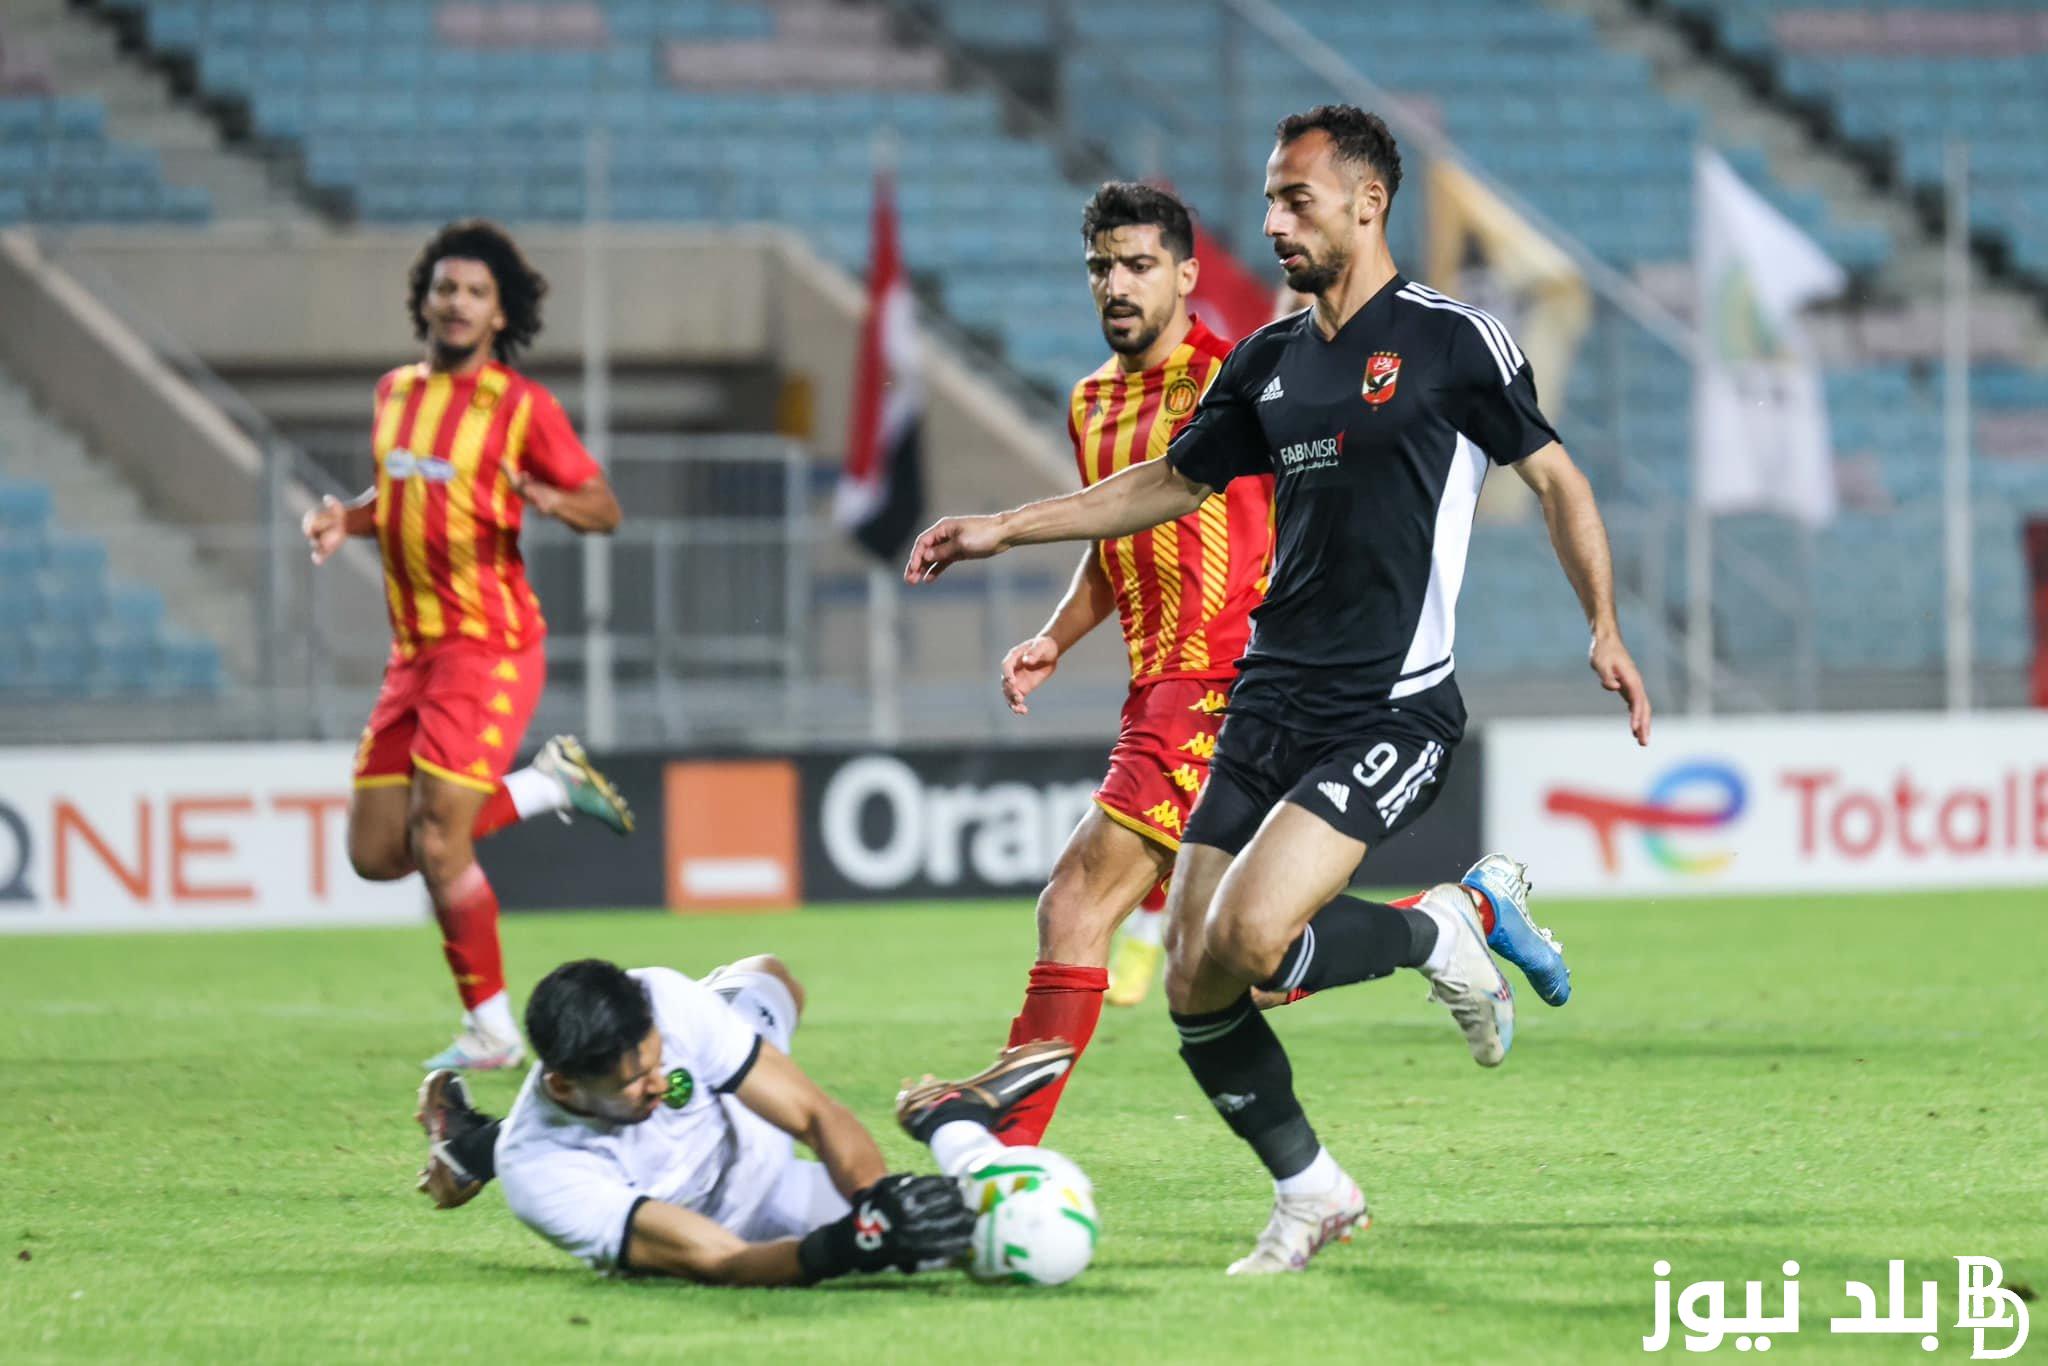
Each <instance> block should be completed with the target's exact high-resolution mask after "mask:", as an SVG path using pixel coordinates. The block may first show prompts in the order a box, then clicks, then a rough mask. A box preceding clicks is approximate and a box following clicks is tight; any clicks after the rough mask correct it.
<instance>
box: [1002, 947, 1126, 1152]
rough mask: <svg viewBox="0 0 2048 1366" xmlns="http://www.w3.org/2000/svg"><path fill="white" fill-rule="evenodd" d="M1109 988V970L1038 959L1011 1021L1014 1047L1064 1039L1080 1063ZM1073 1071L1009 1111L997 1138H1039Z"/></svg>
mask: <svg viewBox="0 0 2048 1366" xmlns="http://www.w3.org/2000/svg"><path fill="white" fill-rule="evenodd" d="M1107 990H1109V970H1108V969H1107V968H1084V967H1081V966H1079V965H1078V964H1074V963H1046V962H1039V963H1034V964H1032V965H1031V983H1030V985H1029V986H1028V987H1026V988H1025V991H1024V1009H1023V1010H1022V1011H1020V1012H1019V1013H1018V1015H1017V1018H1016V1019H1014V1020H1012V1021H1011V1022H1010V1046H1011V1047H1012V1048H1014V1047H1016V1046H1017V1045H1018V1044H1020V1043H1035V1042H1037V1041H1038V1040H1040V1039H1065V1040H1066V1041H1067V1042H1068V1043H1070V1044H1072V1045H1074V1061H1075V1062H1076V1063H1079V1062H1080V1060H1081V1054H1082V1052H1083V1051H1084V1050H1085V1049H1086V1048H1087V1047H1088V1041H1089V1040H1090V1039H1092V1038H1094V1037H1095V1025H1096V1022H1097V1021H1099V1020H1100V1019H1101V1018H1102V993H1103V992H1105V991H1107ZM1073 1075H1074V1074H1073V1072H1072V1071H1071V1070H1069V1071H1068V1072H1067V1075H1066V1076H1064V1077H1061V1078H1060V1079H1059V1080H1058V1081H1056V1082H1054V1083H1053V1084H1052V1085H1050V1086H1048V1087H1046V1088H1045V1089H1044V1090H1043V1091H1040V1092H1038V1094H1036V1095H1034V1096H1032V1097H1031V1098H1030V1099H1028V1100H1026V1101H1025V1102H1023V1103H1022V1104H1021V1105H1019V1106H1018V1107H1017V1108H1016V1109H1014V1110H1012V1111H1010V1115H1009V1118H1007V1119H1005V1120H1004V1121H1003V1124H1002V1127H1001V1128H999V1129H997V1130H996V1137H997V1138H1000V1139H1001V1140H1002V1141H1003V1142H1005V1143H1007V1144H1009V1145H1010V1146H1011V1147H1019V1146H1024V1145H1029V1144H1034V1143H1036V1142H1038V1140H1039V1139H1041V1138H1043V1137H1045V1126H1046V1125H1048V1124H1050V1123H1052V1112H1053V1111H1054V1110H1055V1109H1057V1108H1058V1107H1059V1103H1060V1095H1061V1093H1063V1092H1064V1091H1065V1090H1066V1089H1067V1082H1068V1081H1070V1080H1072V1078H1073Z"/></svg>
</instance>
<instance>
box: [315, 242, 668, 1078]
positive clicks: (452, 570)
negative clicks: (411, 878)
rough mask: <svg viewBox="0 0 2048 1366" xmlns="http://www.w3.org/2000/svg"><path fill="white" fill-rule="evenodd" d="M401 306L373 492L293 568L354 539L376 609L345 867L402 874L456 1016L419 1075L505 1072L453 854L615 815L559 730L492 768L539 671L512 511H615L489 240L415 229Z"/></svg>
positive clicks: (576, 522)
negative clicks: (385, 637)
mask: <svg viewBox="0 0 2048 1366" xmlns="http://www.w3.org/2000/svg"><path fill="white" fill-rule="evenodd" d="M408 285H409V290H408V296H407V309H408V312H409V313H410V315H411V317H412V324H413V331H414V334H415V335H416V336H418V337H419V338H420V340H421V341H422V342H424V343H425V344H426V356H425V358H424V359H423V360H420V361H418V362H416V363H414V364H411V365H403V366H400V367H399V368H398V369H396V370H393V371H391V372H390V373H389V374H387V375H385V376H384V377H383V378H382V379H380V380H379V381H377V395H376V412H375V417H374V420H373V426H372V434H371V452H372V455H373V456H374V458H375V460H376V466H377V482H376V484H375V486H374V487H372V488H371V489H369V490H368V491H367V492H365V493H364V494H363V495H362V496H361V497H360V498H357V499H355V500H354V501H352V502H350V503H347V504H343V503H341V502H339V501H337V500H336V499H333V498H329V499H327V500H326V501H325V502H324V503H323V505H322V506H321V507H319V508H317V509H315V510H313V511H312V512H310V513H308V514H307V515H306V517H305V520H304V530H305V534H306V539H307V540H308V541H309V542H311V543H312V547H313V562H314V563H315V564H320V563H324V562H325V561H326V560H327V559H328V558H329V557H330V556H331V555H333V554H334V552H335V551H336V550H338V549H339V548H340V547H341V545H342V543H343V542H344V541H345V540H347V539H348V538H349V537H351V536H375V537H376V538H377V544H378V549H379V551H380V552H381V555H382V559H383V565H384V586H385V600H386V604H387V606H388V608H389V610H390V616H391V634H392V645H391V659H390V662H389V663H388V664H386V665H385V668H384V686H383V689H382V691H381V692H380V693H379V694H378V697H377V702H376V705H375V707H374V709H373V710H372V711H371V713H370V721H369V724H368V725H367V726H366V727H365V728H364V730H363V737H362V743H361V746H360V747H359V748H358V749H357V751H356V763H355V793H354V797H353V799H352V800H351V802H350V804H349V813H348V848H349V861H350V862H351V863H352V864H353V865H354V866H355V870H356V872H357V873H358V874H360V875H361V876H362V877H365V878H368V879H370V880H372V881H377V882H383V881H390V880H393V879H396V878H401V877H404V876H406V875H407V874H408V873H411V872H415V871H417V872H419V873H420V874H421V876H422V877H423V878H424V879H425V881H426V884H427V892H428V894H429V895H430V896H431V897H432V898H433V903H434V915H435V918H436V919H437V920H438V921H439V922H440V926H441V937H442V948H443V951H444V953H445V954H446V956H447V960H448V967H449V969H450V971H452V972H453V973H454V975H455V986H456V990H457V992H458V993H459V994H460V996H461V998H462V1004H463V1007H464V1015H463V1027H462V1030H461V1032H460V1033H459V1034H458V1035H457V1036H456V1039H455V1041H454V1042H453V1043H452V1044H450V1045H449V1046H448V1048H447V1049H446V1050H444V1051H443V1052H442V1053H440V1054H439V1055H437V1056H436V1057H435V1058H433V1059H432V1060H431V1061H430V1063H429V1065H430V1066H444V1067H467V1068H479V1069H483V1068H497V1067H516V1066H518V1065H519V1064H520V1063H521V1062H523V1061H524V1060H525V1056H526V1053H525V1048H524V1045H522V1044H521V1042H520V1039H519V1030H518V1027H517V1026H516V1025H515V1024H514V1023H513V1019H512V1005H511V1001H510V998H509V997H508V996H507V995H506V992H505V969H504V960H503V956H502V954H501V952H500V949H499V946H498V898H497V894H496V893H495V892H494V891H492V890H491V885H490V883H489V882H488V881H487V880H486V879H485V877H484V872H483V869H482V868H480V867H479V866H478V865H477V862H476V857H475V854H474V852H473V849H472V845H473V842H474V841H475V840H478V839H481V838H483V837H484V836H486V835H489V834H492V833H494V832H495V831H498V830H501V829H503V828H504V827H505V826H507V825H510V824H512V823H514V822H515V821H519V820H523V819H525V818H527V817H529V816H534V815H537V814H539V813H540V812H543V811H558V812H561V813H563V815H564V818H566V816H567V813H568V812H569V811H570V810H575V811H580V812H582V813H584V814H586V815H589V816H592V817H594V818H596V819H597V820H599V821H602V822H603V823H604V824H606V825H608V826H610V827H611V828H612V829H613V830H614V831H616V832H618V833H619V834H626V833H627V832H629V831H631V830H632V828H633V815H632V812H631V811H629V810H628V809H627V807H626V804H625V802H624V801H623V800H622V799H621V798H620V797H619V795H618V793H617V792H616V791H614V790H613V788H612V786H611V784H610V783H609V782H607V781H606V780H605V778H604V775H603V774H601V773H599V772H598V771H597V770H596V769H595V768H594V767H592V766H591V764H590V761H589V760H588V758H586V757H585V755H584V753H583V750H582V747H581V746H580V745H578V744H577V743H576V741H575V739H574V738H573V737H570V736H557V737H555V738H554V739H552V740H550V741H548V743H547V744H546V745H545V746H543V747H542V749H541V751H540V753H539V754H538V755H537V756H536V758H535V759H534V762H533V763H532V765H531V766H529V767H527V768H523V769H520V770H518V771H516V772H513V773H509V774H508V773H507V772H506V769H507V768H508V767H509V766H510V763H511V759H512V756H513V755H514V754H515V753H516V752H517V751H518V749H519V743H520V740H521V738H522V737H523V736H524V735H525V733H526V727H527V723H528V722H529V721H530V720H531V719H532V717H533V711H534V708H535V706H537V705H538V704H539V702H540V695H541V688H542V685H543V683H544V682H545V679H546V675H547V660H546V657H545V655H544V654H543V653H542V640H543V637H544V636H545V635H546V633H547V624H546V623H545V622H544V621H543V620H542V618H541V613H540V600H539V599H538V598H536V597H535V596H534V593H533V590H532V588H530V587H529V586H528V585H527V581H526V570H525V564H524V561H523V560H522V559H521V557H520V552H519V528H520V523H521V521H522V519H523V517H524V513H525V509H526V508H527V507H529V506H530V507H532V508H533V509H534V511H536V512H539V513H541V514H542V515H544V516H548V517H553V518H555V519H557V520H558V521H561V522H562V523H564V524H565V525H567V526H569V527H570V528H572V529H573V530H575V531H578V532H581V533H585V534H590V533H598V534H603V533H608V532H610V531H611V530H613V529H614V528H615V527H617V526H618V524H619V504H618V500H617V499H616V498H615V497H613V495H612V490H611V486H610V484H608V483H607V482H606V480H605V477H604V472H603V471H602V470H601V469H599V468H598V465H597V463H596V462H595V461H594V460H592V459H591V458H590V455H589V453H588V452H586V451H585V450H584V449H583V444H582V443H581V442H580V441H578V440H577V439H576V434H575V432H574V431H573V430H571V429H570V426H569V419H568V417H567V415H566V414H564V413H563V411H562V405H561V404H560V403H558V402H556V400H555V396H554V395H553V394H550V393H549V392H548V391H547V390H546V389H544V388H542V387H541V386H540V385H539V384H537V383H535V382H534V381H533V380H531V379H529V378H527V377H526V376H524V375H522V374H520V373H519V372H518V371H517V370H514V369H512V368H511V366H510V364H509V362H510V361H511V360H512V358H513V357H514V356H516V355H517V354H518V353H519V352H520V351H521V350H522V349H523V348H525V347H526V346H528V345H529V344H531V343H532V341H533V340H534V338H535V337H537V336H539V335H540V329H541V317H540V306H541V299H542V298H543V297H544V296H545V295H546V293H547V281H546V280H545V279H544V278H542V276H541V275H540V273H539V272H538V271H536V270H535V269H534V268H533V267H532V266H531V265H529V264H528V263H527V261H526V258H525V257H524V256H522V255H521V254H520V252H519V248H518V247H517V245H515V244H514V243H513V241H512V239H511V238H510V237H509V236H507V235H506V234H505V232H504V230H503V229H501V228H499V227H497V226H495V225H494V224H491V223H486V222H483V221H481V220H477V219H468V220H464V221H462V222H457V223H451V224H449V225H448V226H446V227H444V228H442V229H441V230H440V231H439V232H437V233H436V234H435V235H434V236H433V238H432V239H431V240H429V241H428V243H427V244H426V246H425V247H424V248H423V249H422V250H421V252H420V254H419V256H418V258H417V259H416V260H415V261H414V262H413V265H412V270H411V273H410V276H409V280H408Z"/></svg>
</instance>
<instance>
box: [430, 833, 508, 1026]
mask: <svg viewBox="0 0 2048 1366" xmlns="http://www.w3.org/2000/svg"><path fill="white" fill-rule="evenodd" d="M434 919H435V920H437V921H439V922H440V924H441V952H442V953H443V954H445V955H447V958H448V970H449V971H450V972H452V973H454V974H455V990H456V991H457V992H458V993H459V994H460V995H461V996H462V1004H463V1006H464V1008H466V1009H474V1008H475V1007H476V1006H477V1005H479V1004H480V1003H482V1002H484V1001H488V1000H490V999H491V997H493V996H496V995H497V994H498V993H499V992H501V991H503V990H504V989H505V956H504V954H503V953H502V952H501V951H500V950H499V948H498V894H497V893H496V892H494V891H492V890H491V883H490V879H488V878H486V877H485V876H484V870H483V869H482V868H481V867H479V866H477V865H476V864H474V863H472V864H470V865H469V867H468V868H466V869H464V870H463V871H462V872H461V873H460V874H458V875H457V876H456V879H455V881H454V883H453V884H452V885H451V886H450V887H449V889H448V895H447V898H446V899H445V900H444V899H443V898H441V897H435V898H434Z"/></svg>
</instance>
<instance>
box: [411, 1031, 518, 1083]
mask: <svg viewBox="0 0 2048 1366" xmlns="http://www.w3.org/2000/svg"><path fill="white" fill-rule="evenodd" d="M525 1065H526V1045H525V1044H524V1043H522V1042H520V1040H519V1039H517V1038H511V1039H500V1038H498V1037H496V1036H495V1035H492V1034H487V1033H485V1032H484V1030H483V1029H482V1027H481V1026H479V1025H478V1024H477V1023H476V1022H475V1021H473V1020H468V1019H465V1020H464V1022H463V1027H462V1032H461V1033H460V1034H457V1035H456V1036H455V1042H453V1043H451V1044H449V1045H448V1046H447V1047H446V1048H444V1049H442V1050H441V1051H440V1052H438V1053H436V1054H435V1055H434V1056H433V1057H431V1058H428V1059H427V1060H426V1062H424V1063H422V1064H421V1066H423V1067H427V1068H429V1069H432V1070H435V1071H439V1070H440V1069H441V1068H444V1067H451V1068H454V1069H456V1070H457V1071H461V1072H499V1071H503V1070H505V1069H507V1068H512V1067H524V1066H525Z"/></svg>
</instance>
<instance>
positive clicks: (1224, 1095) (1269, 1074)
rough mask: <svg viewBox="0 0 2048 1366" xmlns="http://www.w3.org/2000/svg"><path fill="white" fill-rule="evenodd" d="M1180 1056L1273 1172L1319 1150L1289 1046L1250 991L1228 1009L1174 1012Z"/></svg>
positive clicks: (1280, 1176)
mask: <svg viewBox="0 0 2048 1366" xmlns="http://www.w3.org/2000/svg"><path fill="white" fill-rule="evenodd" d="M1172 1018H1173V1027H1174V1028H1175V1029H1177V1030H1179V1031H1180V1056H1181V1059H1182V1060H1183V1061H1184V1062H1186V1063H1187V1065H1188V1071H1190V1072H1192V1073H1194V1074H1195V1083H1196V1085H1198V1086H1200V1087H1201V1088H1202V1094H1204V1095H1206V1096H1207V1097H1209V1103H1210V1104H1211V1105H1213V1106H1215V1107H1216V1112H1217V1113H1218V1114H1220V1115H1222V1116H1223V1122H1224V1123H1225V1124H1228V1125H1229V1126H1230V1129H1231V1132H1232V1133H1234V1134H1236V1135H1237V1136H1238V1137H1239V1138H1241V1139H1243V1140H1244V1141H1245V1142H1247V1143H1249V1144H1251V1145H1252V1151H1253V1152H1255V1153H1257V1154H1258V1155H1259V1161H1261V1162H1263V1163H1265V1164H1266V1170H1267V1171H1269V1172H1271V1173H1272V1174H1273V1179H1274V1180H1276V1181H1278V1180H1284V1179H1285V1178H1287V1177H1290V1176H1296V1175H1299V1174H1300V1173H1301V1172H1304V1171H1306V1170H1308V1165H1309V1163H1311V1162H1313V1161H1315V1157H1316V1154H1317V1153H1318V1152H1320V1151H1322V1144H1320V1143H1318V1142H1317V1141H1316V1131H1315V1130H1314V1129H1311V1128H1310V1127H1309V1123H1308V1117H1307V1116H1306V1115H1304V1114H1302V1112H1301V1102H1300V1101H1298V1100H1296V1099H1295V1098H1294V1068H1293V1067H1292V1066H1290V1065H1289V1063H1288V1061H1287V1050H1286V1049H1285V1048H1282V1047H1281V1046H1280V1038H1279V1036H1278V1035H1276V1034H1275V1033H1274V1032H1273V1029H1272V1026H1270V1025H1268V1024H1267V1023H1266V1019H1265V1016H1263V1015H1261V1014H1260V1013H1259V1012H1258V1011H1257V1010H1255V1009H1253V1007H1252V998H1251V993H1250V992H1246V993H1245V994H1244V995H1242V996H1240V997H1238V998H1237V1000H1235V1001H1234V1002H1232V1003H1231V1004H1230V1005H1229V1006H1228V1007H1227V1008H1225V1009H1223V1010H1218V1011H1214V1012H1211V1013H1208V1014H1202V1015H1181V1014H1178V1013H1175V1014H1174V1015H1173V1016H1172Z"/></svg>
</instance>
